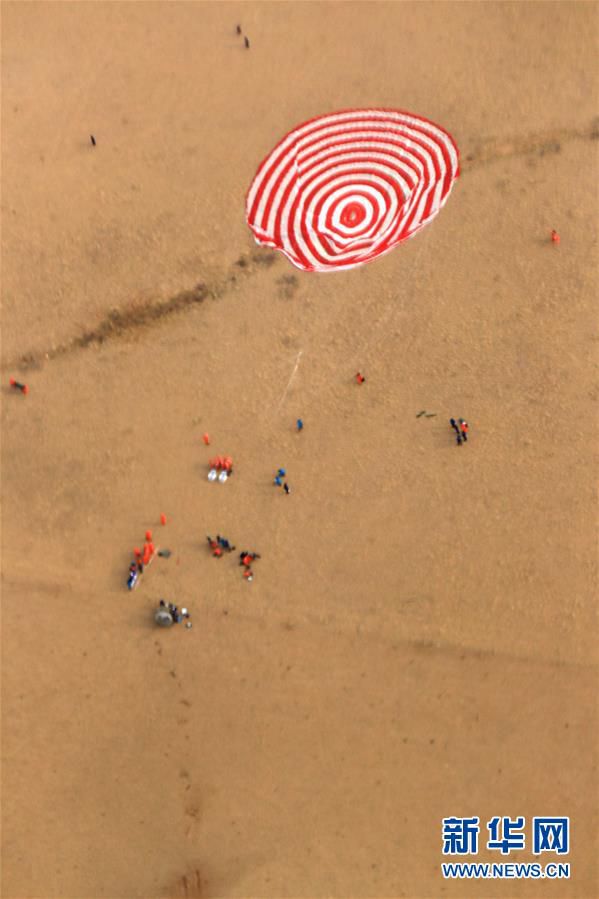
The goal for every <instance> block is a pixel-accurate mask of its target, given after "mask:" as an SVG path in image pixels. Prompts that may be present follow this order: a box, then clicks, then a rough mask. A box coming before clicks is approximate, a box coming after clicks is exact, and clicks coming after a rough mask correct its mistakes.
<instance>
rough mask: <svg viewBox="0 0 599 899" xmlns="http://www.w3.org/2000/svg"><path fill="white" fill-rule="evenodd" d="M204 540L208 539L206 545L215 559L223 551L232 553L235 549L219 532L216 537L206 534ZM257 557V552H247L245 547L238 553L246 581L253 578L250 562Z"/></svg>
mask: <svg viewBox="0 0 599 899" xmlns="http://www.w3.org/2000/svg"><path fill="white" fill-rule="evenodd" d="M206 540H207V541H208V546H209V547H210V549H211V550H212V555H213V556H215V557H216V558H217V559H219V558H220V557H221V556H222V554H223V553H225V552H227V553H232V552H234V550H235V547H234V546H233V545H232V544H231V541H230V540H227V538H226V537H221V536H220V534H217V535H216V537H210V536H207V537H206ZM259 558H260V556H259V554H258V553H255V552H248V550H247V549H244V550H243V552H241V553H239V564H240V565H242V566H243V577H244V578H245V579H246V581H251V580H253V579H254V572H253V571H252V563H253V562H255V560H256V559H259Z"/></svg>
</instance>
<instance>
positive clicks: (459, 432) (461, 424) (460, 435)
mask: <svg viewBox="0 0 599 899" xmlns="http://www.w3.org/2000/svg"><path fill="white" fill-rule="evenodd" d="M449 424H450V425H451V427H452V428H453V429H454V431H455V433H456V441H457V444H458V446H461V445H462V443H466V442H467V440H468V422H467V421H464V419H463V418H458V420H457V422H456V420H455V418H450V419H449Z"/></svg>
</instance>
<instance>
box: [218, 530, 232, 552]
mask: <svg viewBox="0 0 599 899" xmlns="http://www.w3.org/2000/svg"><path fill="white" fill-rule="evenodd" d="M216 539H217V541H218V543H219V545H220V546H222V548H223V549H226V550H227V552H229V553H232V552H233V550H234V549H235V547H234V546H231V544H230V543H229V541H228V540H227V538H226V537H221V536H219V535H218V534H217V535H216Z"/></svg>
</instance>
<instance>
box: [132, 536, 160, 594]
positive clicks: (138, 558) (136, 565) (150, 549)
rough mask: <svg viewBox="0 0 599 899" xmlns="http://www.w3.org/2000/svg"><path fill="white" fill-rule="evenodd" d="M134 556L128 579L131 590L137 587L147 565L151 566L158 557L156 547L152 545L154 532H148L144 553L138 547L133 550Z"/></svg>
mask: <svg viewBox="0 0 599 899" xmlns="http://www.w3.org/2000/svg"><path fill="white" fill-rule="evenodd" d="M133 555H134V556H135V559H134V561H133V562H131V564H130V565H129V575H128V577H127V587H128V588H129V590H133V589H134V587H137V584H138V582H139V578H140V575H142V574H143V572H144V568H145V567H146V565H149V564H150V562H151V561H152V559H153V558H154V556H155V555H156V547H155V546H154V544H153V543H152V531H146V540H145V543H144V548H143V552H142V550H141V549H139V548H138V547H137V546H136V547H135V549H134V550H133Z"/></svg>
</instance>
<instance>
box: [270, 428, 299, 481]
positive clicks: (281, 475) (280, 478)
mask: <svg viewBox="0 0 599 899" xmlns="http://www.w3.org/2000/svg"><path fill="white" fill-rule="evenodd" d="M298 421H299V419H298ZM302 427H303V425H302ZM286 473H287V472H286V471H285V469H284V468H279V470H278V471H277V473H276V475H275V479H274V485H275V487H282V488H283V490H284V491H285V493H286V494H287V495H289V494H290V493H291V487H290V486H289V484H288V483H287V481H283V478H284V477H285V475H286Z"/></svg>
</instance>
